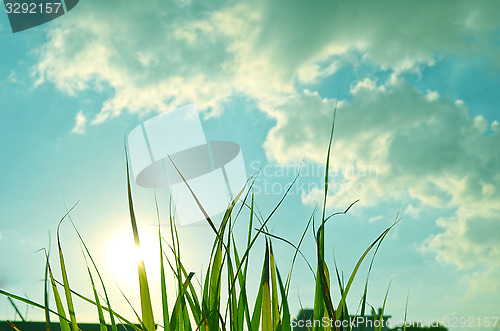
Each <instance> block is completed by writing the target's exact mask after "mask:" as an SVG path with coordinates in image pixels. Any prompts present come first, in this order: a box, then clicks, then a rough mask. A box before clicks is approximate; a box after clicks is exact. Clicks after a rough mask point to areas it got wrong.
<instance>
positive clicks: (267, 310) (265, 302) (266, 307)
mask: <svg viewBox="0 0 500 331" xmlns="http://www.w3.org/2000/svg"><path fill="white" fill-rule="evenodd" d="M262 330H273V317H272V313H271V289H270V286H269V244H268V241H267V239H266V253H265V257H264V277H263V282H262Z"/></svg>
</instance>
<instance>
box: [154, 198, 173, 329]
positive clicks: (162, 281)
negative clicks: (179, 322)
mask: <svg viewBox="0 0 500 331" xmlns="http://www.w3.org/2000/svg"><path fill="white" fill-rule="evenodd" d="M155 206H156V215H157V219H158V241H159V243H160V284H161V306H162V313H163V328H164V329H165V330H169V328H170V326H169V324H170V321H169V316H168V298H167V281H166V278H165V267H164V264H163V246H162V236H161V224H160V210H159V208H158V200H157V198H156V193H155Z"/></svg>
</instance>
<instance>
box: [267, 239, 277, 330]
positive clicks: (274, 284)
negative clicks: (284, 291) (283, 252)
mask: <svg viewBox="0 0 500 331" xmlns="http://www.w3.org/2000/svg"><path fill="white" fill-rule="evenodd" d="M269 258H270V261H269V262H270V269H271V295H272V296H271V303H272V317H273V330H276V328H277V327H278V325H279V324H280V306H279V299H278V282H277V280H276V264H275V261H274V254H273V245H272V242H271V241H270V240H269Z"/></svg>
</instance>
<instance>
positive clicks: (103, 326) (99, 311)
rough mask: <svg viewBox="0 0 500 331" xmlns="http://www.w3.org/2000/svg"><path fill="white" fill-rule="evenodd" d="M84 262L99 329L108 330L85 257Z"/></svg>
mask: <svg viewBox="0 0 500 331" xmlns="http://www.w3.org/2000/svg"><path fill="white" fill-rule="evenodd" d="M84 256H85V255H84ZM85 263H86V264H87V271H88V273H89V278H90V283H91V285H92V291H93V293H94V300H95V304H96V307H97V315H98V316H99V329H100V330H101V331H108V327H107V325H106V321H105V320H104V313H103V310H102V306H101V302H100V300H99V295H98V294H97V289H96V287H95V283H94V278H93V277H92V272H90V268H89V265H88V263H87V260H86V259H85Z"/></svg>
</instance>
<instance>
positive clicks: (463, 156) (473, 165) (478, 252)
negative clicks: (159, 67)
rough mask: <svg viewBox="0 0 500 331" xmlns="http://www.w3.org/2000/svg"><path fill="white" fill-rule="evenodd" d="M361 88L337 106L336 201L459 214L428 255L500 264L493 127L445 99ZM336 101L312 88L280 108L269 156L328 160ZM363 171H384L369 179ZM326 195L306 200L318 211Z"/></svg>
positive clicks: (464, 263) (406, 89)
mask: <svg viewBox="0 0 500 331" xmlns="http://www.w3.org/2000/svg"><path fill="white" fill-rule="evenodd" d="M359 86H360V88H357V89H353V93H354V94H353V99H352V100H351V101H349V102H347V101H344V102H342V103H340V104H339V107H338V112H337V121H336V122H337V123H336V131H335V135H334V147H333V150H332V159H331V163H332V169H333V171H336V169H343V171H342V173H343V174H344V178H341V179H337V181H336V182H335V183H331V184H330V187H331V188H332V189H331V192H330V193H331V197H330V199H329V204H330V205H331V206H335V208H342V207H345V206H347V205H348V204H349V203H350V202H352V201H354V200H356V199H360V200H361V205H362V206H365V207H366V206H372V205H376V204H378V203H381V202H384V201H403V202H405V203H416V204H417V205H418V206H419V210H416V209H415V208H414V207H413V206H412V205H409V206H408V207H407V209H406V213H408V214H409V215H411V216H414V217H417V216H418V213H419V212H420V211H421V210H422V209H426V208H437V209H442V210H450V209H451V210H455V212H454V214H453V215H452V216H450V217H449V218H443V219H440V220H438V221H437V224H438V226H439V227H440V228H442V232H441V233H439V234H437V235H435V236H432V237H431V238H429V239H428V240H427V241H426V242H425V247H426V249H427V250H428V251H432V252H433V253H435V254H436V256H437V258H438V259H439V261H442V262H445V263H452V264H454V265H456V266H458V267H460V268H472V267H474V266H478V265H484V264H487V263H489V264H490V265H491V264H492V262H491V261H500V241H498V239H495V238H496V234H497V233H499V232H500V206H499V205H498V203H497V202H498V201H499V199H500V172H499V170H498V169H500V154H499V153H497V149H498V146H500V134H498V133H493V134H490V135H484V134H483V133H484V131H483V128H484V127H485V125H486V124H487V123H486V120H485V119H484V118H482V117H478V118H473V119H470V118H469V116H468V109H467V107H466V106H465V105H464V104H462V105H456V104H455V103H454V102H453V101H451V100H447V99H445V98H439V99H437V100H435V101H433V102H431V103H429V101H428V97H427V95H425V94H421V93H420V92H418V91H417V90H416V89H415V88H413V87H411V86H409V85H407V84H404V83H399V84H398V85H396V86H392V87H388V88H387V89H385V90H384V89H379V88H376V85H375V84H374V83H371V82H370V81H366V82H365V83H364V84H363V85H359ZM361 86H362V87H361ZM334 104H335V100H325V99H322V98H321V97H320V96H319V95H318V94H317V93H314V92H309V91H305V92H304V93H303V94H301V95H300V96H297V97H296V98H291V99H289V100H288V102H287V103H286V104H284V105H283V106H282V107H280V108H277V111H278V112H281V116H279V115H277V116H276V118H277V119H278V120H277V125H276V127H274V128H273V129H272V130H271V131H270V132H269V135H268V137H267V140H266V143H265V148H266V152H267V155H268V157H269V158H272V159H275V160H276V161H278V162H280V163H290V162H297V161H299V160H301V159H302V158H304V157H306V158H309V159H313V160H316V161H317V162H320V163H322V162H324V160H323V158H324V151H325V148H326V146H327V143H328V135H329V131H330V125H331V118H332V114H333V107H334ZM285 114H286V116H285ZM485 123H486V124H485ZM359 169H376V171H374V172H372V173H371V174H370V175H362V176H360V175H356V174H357V173H359V171H357V170H359ZM322 195H323V193H322V192H321V190H319V189H316V190H312V191H311V192H310V193H309V194H308V195H305V196H304V197H303V201H304V202H305V203H312V204H315V203H317V201H321V197H322ZM479 238H484V240H479ZM495 263H496V262H495ZM499 266H500V263H499Z"/></svg>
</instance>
